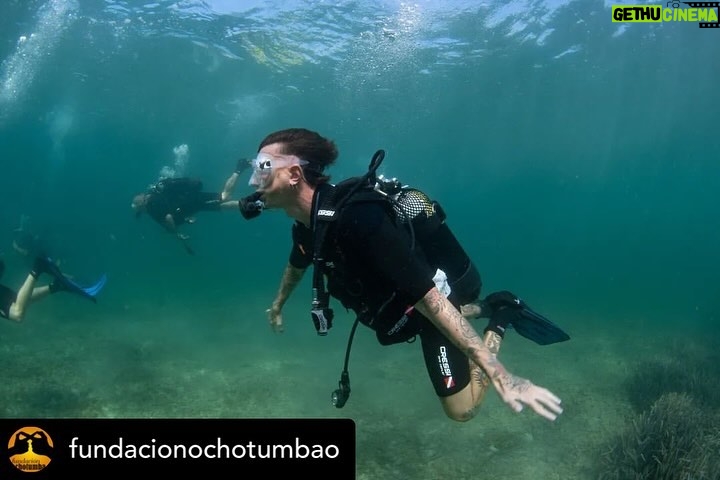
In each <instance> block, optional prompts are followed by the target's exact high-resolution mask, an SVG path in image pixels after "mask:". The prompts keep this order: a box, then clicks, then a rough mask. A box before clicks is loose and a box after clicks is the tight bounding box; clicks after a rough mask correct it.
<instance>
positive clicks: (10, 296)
mask: <svg viewBox="0 0 720 480" xmlns="http://www.w3.org/2000/svg"><path fill="white" fill-rule="evenodd" d="M16 299H17V292H15V291H14V290H10V289H9V288H8V287H6V286H5V285H0V317H3V318H10V306H11V305H12V304H13V303H15V300H16Z"/></svg>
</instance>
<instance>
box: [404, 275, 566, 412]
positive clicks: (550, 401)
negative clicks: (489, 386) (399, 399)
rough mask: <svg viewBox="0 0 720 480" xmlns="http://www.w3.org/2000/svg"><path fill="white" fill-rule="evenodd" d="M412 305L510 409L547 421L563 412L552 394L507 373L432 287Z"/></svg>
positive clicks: (469, 327) (440, 294)
mask: <svg viewBox="0 0 720 480" xmlns="http://www.w3.org/2000/svg"><path fill="white" fill-rule="evenodd" d="M415 306H416V307H417V309H418V310H419V311H420V313H422V314H423V315H424V316H425V317H427V318H428V319H430V321H431V322H432V323H433V324H434V325H435V326H436V327H437V328H438V329H440V331H441V332H442V333H443V334H444V335H445V336H446V337H447V338H448V339H449V340H451V341H452V342H453V343H454V344H455V345H456V346H457V347H458V348H459V349H460V350H462V351H463V352H465V355H467V357H468V358H469V359H470V360H472V361H473V362H475V363H476V364H478V365H479V366H480V367H481V368H482V369H483V370H484V371H485V373H486V374H487V376H488V377H489V378H490V380H491V381H492V383H493V386H494V387H495V390H497V392H498V394H499V395H500V397H501V398H502V399H503V401H504V402H505V403H507V404H508V405H509V406H510V408H512V409H513V410H515V411H517V412H519V411H521V410H522V408H523V404H525V405H528V406H530V408H532V409H533V410H534V411H535V412H536V413H537V414H539V415H541V416H543V417H545V418H547V419H549V420H554V419H555V418H556V417H557V415H558V414H560V413H562V408H561V407H560V399H559V398H558V397H556V396H555V395H554V394H553V393H552V392H550V391H549V390H546V389H544V388H542V387H538V386H536V385H534V384H533V383H532V382H530V380H527V379H524V378H520V377H516V376H515V375H513V374H511V373H510V372H508V371H507V370H506V369H505V367H504V366H503V364H502V363H500V361H499V360H498V359H497V357H496V356H495V355H494V354H493V353H492V352H491V351H490V349H489V348H488V347H487V346H486V345H485V344H484V343H483V340H482V337H480V335H479V334H478V332H477V331H476V330H475V329H474V328H473V327H472V325H470V323H468V321H467V320H466V319H465V318H464V317H463V316H462V314H461V313H460V312H459V311H458V310H457V309H456V308H455V306H453V304H452V303H450V301H449V300H448V299H447V298H446V297H445V295H443V294H442V293H440V291H438V289H437V288H435V287H433V288H432V289H431V290H430V291H429V292H428V293H426V294H425V296H424V297H423V298H422V299H421V300H420V301H419V302H418V303H417V304H416V305H415Z"/></svg>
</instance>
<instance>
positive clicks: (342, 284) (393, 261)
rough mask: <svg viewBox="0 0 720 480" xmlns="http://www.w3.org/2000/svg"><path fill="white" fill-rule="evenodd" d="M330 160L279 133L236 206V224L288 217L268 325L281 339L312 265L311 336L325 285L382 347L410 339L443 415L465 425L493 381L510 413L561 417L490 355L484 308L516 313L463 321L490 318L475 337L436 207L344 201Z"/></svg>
mask: <svg viewBox="0 0 720 480" xmlns="http://www.w3.org/2000/svg"><path fill="white" fill-rule="evenodd" d="M337 154H338V153H337V149H336V147H335V144H334V143H333V142H332V141H330V140H327V139H325V138H323V137H322V136H320V135H319V134H317V133H316V132H312V131H309V130H306V129H288V130H282V131H278V132H275V133H272V134H270V135H268V136H267V137H266V138H265V139H264V140H263V141H262V142H261V143H260V147H259V152H258V156H257V158H256V159H255V160H254V161H253V175H252V178H251V179H250V185H251V186H253V187H254V188H255V189H256V193H255V194H254V195H252V196H250V197H247V198H246V199H243V200H241V202H240V209H241V212H242V213H243V215H244V216H245V217H246V218H252V217H253V216H256V215H257V214H259V213H260V211H262V208H278V209H282V210H284V211H285V212H286V213H287V214H288V215H289V216H290V217H292V218H294V219H295V224H294V225H293V249H292V252H291V254H290V259H289V262H288V265H287V267H286V268H285V272H284V274H283V277H282V280H281V283H280V287H279V290H278V293H277V296H276V298H275V300H274V301H273V303H272V306H271V307H270V308H269V309H268V317H269V320H270V325H271V326H272V328H273V329H274V330H275V331H276V332H282V331H283V328H284V326H283V321H282V315H281V311H282V307H283V306H284V304H285V302H286V301H287V299H288V297H289V295H290V294H291V293H292V291H293V290H294V288H295V287H296V286H297V284H298V283H299V282H300V280H301V278H302V276H303V274H304V272H305V270H306V269H307V267H309V266H310V265H314V269H315V278H314V279H313V292H314V297H313V311H312V313H313V321H314V322H315V327H316V329H317V330H318V333H319V334H321V335H324V334H326V333H327V330H328V329H329V328H330V327H331V326H332V311H331V310H330V309H329V308H328V305H327V298H326V296H327V294H326V293H325V291H324V278H327V282H328V283H327V291H328V293H329V294H330V295H332V297H334V298H336V299H338V300H339V301H340V302H341V303H342V304H343V306H345V307H346V308H348V309H351V310H353V311H354V312H355V314H356V315H357V320H358V321H359V322H361V323H363V324H364V325H367V326H369V327H370V328H372V329H373V330H375V332H376V335H377V337H378V339H379V341H380V342H381V343H383V344H386V345H387V344H393V343H398V342H402V341H409V340H411V339H413V338H415V336H419V337H420V339H421V343H422V348H423V352H424V356H425V363H426V366H427V370H428V374H429V376H430V379H431V381H432V383H433V385H434V387H435V391H436V394H437V395H438V397H439V398H440V401H441V404H442V406H443V408H444V410H445V413H446V414H447V415H448V416H449V417H450V418H452V419H454V420H457V421H466V420H469V419H470V418H472V417H473V416H474V415H475V413H476V409H477V407H478V406H479V404H480V402H481V401H482V398H483V397H484V394H485V392H486V390H487V388H488V386H489V385H490V384H492V385H493V386H494V387H495V389H496V390H497V391H498V393H499V394H500V396H501V397H502V399H503V400H504V401H505V402H506V403H507V404H508V405H509V406H510V407H511V408H512V409H513V410H515V411H521V410H522V409H523V407H524V406H525V405H527V406H529V407H531V408H532V409H533V410H534V411H535V412H536V413H538V414H539V415H541V416H543V417H545V418H547V419H550V420H554V419H555V418H556V417H557V415H559V414H560V413H562V408H561V407H560V399H559V398H558V397H556V396H555V395H554V394H553V393H552V392H550V391H548V390H546V389H544V388H541V387H538V386H536V385H534V384H533V383H531V382H530V381H529V380H526V379H522V378H519V377H516V376H514V375H512V374H510V373H509V372H508V371H507V370H506V369H505V368H504V366H503V365H502V364H501V363H500V362H499V361H498V360H497V356H496V355H497V352H498V349H499V345H500V342H501V340H502V336H503V334H504V331H505V329H506V328H507V326H508V324H507V323H504V324H503V322H506V321H507V320H508V319H507V318H506V317H505V316H498V315H494V313H495V312H493V311H492V310H497V311H498V312H500V311H505V310H507V311H515V312H522V311H523V309H524V308H525V307H526V305H524V303H521V301H520V300H519V299H517V298H516V297H514V296H513V297H512V298H506V297H505V296H503V295H500V296H497V295H496V296H494V297H493V296H488V298H487V299H486V300H488V301H486V302H484V303H479V304H477V305H475V307H476V308H477V310H480V309H485V310H487V311H483V312H479V311H473V315H474V314H475V313H481V314H484V316H487V317H491V320H490V324H489V326H488V328H487V329H486V332H485V337H484V339H483V338H482V337H481V336H480V335H479V334H478V333H477V332H476V331H475V329H474V328H473V327H472V325H470V323H468V321H467V320H466V319H465V318H464V317H463V315H462V314H461V312H460V310H459V309H460V308H461V305H463V304H466V303H469V302H472V301H474V300H476V299H477V298H478V295H479V294H480V286H481V283H480V276H479V274H478V273H477V270H476V269H475V267H474V266H473V265H472V262H471V261H470V259H469V258H468V257H467V255H466V254H465V252H464V251H463V250H462V247H461V246H460V245H459V243H458V242H457V240H456V239H455V237H454V236H453V235H452V233H451V232H450V230H449V229H448V227H447V225H446V224H445V221H444V220H445V218H444V214H442V211H441V209H440V208H439V205H437V204H436V203H435V202H431V201H430V200H429V199H428V198H427V196H425V195H424V194H422V192H419V191H417V190H414V191H410V193H405V195H409V196H410V198H406V199H405V201H406V202H405V203H406V204H407V205H409V206H410V207H411V208H414V211H413V212H412V213H411V214H408V212H407V211H404V212H403V213H402V214H400V213H398V212H397V211H393V209H394V206H395V205H394V204H393V203H392V202H388V201H385V199H384V198H383V195H381V194H380V193H377V192H375V194H374V195H373V192H369V193H368V192H365V193H362V194H360V193H358V194H354V192H355V190H353V188H352V187H350V190H351V191H349V192H348V188H346V185H343V183H345V182H343V183H341V184H338V185H337V186H334V185H331V184H330V183H329V177H327V176H326V175H325V174H324V169H325V168H326V167H327V166H329V165H331V164H332V163H334V161H335V159H336V158H337ZM351 193H352V194H353V195H350V194H351ZM340 198H342V200H340ZM340 203H342V205H343V206H342V209H340V207H339V204H340ZM396 203H399V201H396ZM248 206H249V207H252V208H246V207H248ZM416 218H417V219H418V220H417V225H415V223H416ZM410 221H412V223H413V224H414V225H415V226H414V227H413V229H407V228H403V226H402V225H401V223H402V222H410ZM323 225H325V226H323ZM319 232H323V233H322V234H320V235H319ZM414 244H417V245H414ZM318 272H319V273H318ZM528 310H529V309H528ZM356 324H357V323H356ZM352 332H353V333H354V327H353V330H352ZM563 333H564V332H563ZM351 338H352V333H351ZM562 339H564V338H562ZM562 339H561V340H557V341H562ZM348 355H349V349H348V353H347V354H346V362H345V363H346V368H345V369H344V371H343V377H342V379H341V381H340V383H339V386H340V388H339V389H338V390H336V391H335V392H334V394H333V395H334V396H333V402H334V403H335V405H336V406H338V407H340V406H342V405H344V403H345V401H346V400H347V396H348V395H349V392H350V388H349V380H348V378H347V357H348Z"/></svg>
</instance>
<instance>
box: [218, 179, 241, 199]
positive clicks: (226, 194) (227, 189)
mask: <svg viewBox="0 0 720 480" xmlns="http://www.w3.org/2000/svg"><path fill="white" fill-rule="evenodd" d="M239 176H240V175H238V173H237V172H233V174H232V175H230V177H229V178H228V179H227V180H226V181H225V186H224V187H223V191H222V193H221V194H220V199H221V200H222V201H223V202H224V201H226V200H228V199H229V198H230V197H232V193H233V190H234V189H235V183H236V182H237V179H238V177H239Z"/></svg>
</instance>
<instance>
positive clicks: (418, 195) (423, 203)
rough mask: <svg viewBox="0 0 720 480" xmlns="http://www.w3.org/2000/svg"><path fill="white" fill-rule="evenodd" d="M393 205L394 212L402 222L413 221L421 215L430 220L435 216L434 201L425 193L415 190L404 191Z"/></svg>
mask: <svg viewBox="0 0 720 480" xmlns="http://www.w3.org/2000/svg"><path fill="white" fill-rule="evenodd" d="M397 202H398V203H394V204H393V210H395V213H396V214H397V216H398V218H399V219H400V220H401V221H402V222H406V221H408V220H410V221H412V220H413V219H414V218H415V217H417V216H418V215H420V214H421V213H423V212H424V213H425V215H426V216H427V217H428V218H429V217H432V216H433V215H434V214H435V209H434V208H433V204H432V201H431V200H430V198H429V197H428V196H427V195H425V194H424V193H423V192H421V191H419V190H414V189H408V190H403V191H402V192H401V193H400V195H399V196H398V199H397Z"/></svg>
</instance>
